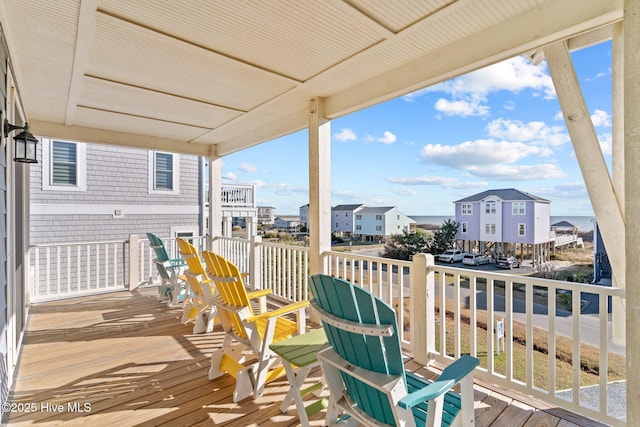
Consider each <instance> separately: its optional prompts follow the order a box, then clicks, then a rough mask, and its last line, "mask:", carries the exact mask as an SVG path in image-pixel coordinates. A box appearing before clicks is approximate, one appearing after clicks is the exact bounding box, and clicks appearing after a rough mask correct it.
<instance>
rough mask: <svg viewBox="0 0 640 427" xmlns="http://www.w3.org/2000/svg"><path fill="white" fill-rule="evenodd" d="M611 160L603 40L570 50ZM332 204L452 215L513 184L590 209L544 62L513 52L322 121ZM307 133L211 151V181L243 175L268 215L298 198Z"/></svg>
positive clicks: (560, 206) (561, 204)
mask: <svg viewBox="0 0 640 427" xmlns="http://www.w3.org/2000/svg"><path fill="white" fill-rule="evenodd" d="M572 58H573V61H574V66H575V68H576V73H577V75H578V78H579V80H580V84H581V87H582V90H583V94H584V96H585V99H586V102H587V107H588V109H589V112H590V113H591V115H592V119H593V123H594V126H595V130H596V133H597V134H598V138H599V140H600V145H601V147H602V151H603V154H604V158H605V161H606V162H607V165H608V166H609V168H610V167H611V43H610V42H608V43H603V44H600V45H596V46H592V47H589V48H587V49H583V50H581V51H577V52H574V53H573V54H572ZM331 134H332V142H331V157H332V171H331V188H332V200H331V202H332V205H333V206H335V205H337V204H347V203H364V204H366V205H368V206H397V207H398V209H399V210H400V211H401V212H403V213H405V214H407V215H452V214H453V209H454V205H453V202H454V201H455V200H458V199H461V198H464V197H467V196H470V195H472V194H475V193H479V192H481V191H485V190H488V189H498V188H517V189H519V190H522V191H526V192H529V193H532V194H535V195H536V196H540V197H543V198H546V199H549V200H551V215H593V210H592V207H591V204H590V201H589V197H588V194H587V191H586V188H585V185H584V181H583V178H582V174H581V172H580V168H579V166H578V162H577V160H576V156H575V152H574V150H573V146H572V144H571V140H570V139H569V135H568V132H567V129H566V127H565V124H564V120H563V118H562V115H561V112H560V106H559V104H558V100H557V98H556V95H555V91H554V88H553V84H552V82H551V77H550V76H549V72H548V70H547V67H546V63H544V62H543V63H542V64H540V65H538V66H536V65H533V64H531V63H529V62H528V61H527V60H526V59H524V58H523V57H516V58H513V59H511V60H508V61H504V62H501V63H499V64H495V65H493V66H491V67H488V68H485V69H482V70H478V71H476V72H473V73H470V74H467V75H465V76H461V77H458V78H456V79H453V80H450V81H447V82H444V83H441V84H438V85H436V86H432V87H429V88H426V89H423V90H419V91H417V92H414V93H412V94H409V95H406V96H403V97H400V98H396V99H394V100H391V101H388V102H385V103H383V104H379V105H376V106H373V107H370V108H368V109H365V110H362V111H359V112H356V113H352V114H350V115H348V116H345V117H342V118H339V119H334V120H333V121H332V122H331ZM307 155H308V149H307V132H306V131H301V132H297V133H295V134H292V135H288V136H286V137H283V138H279V139H277V140H273V141H270V142H267V143H264V144H261V145H259V146H256V147H253V148H250V149H247V150H243V151H241V152H238V153H234V154H232V155H229V156H226V157H225V158H224V159H223V168H222V175H223V182H225V183H235V184H254V185H256V187H257V190H256V192H257V200H258V204H259V205H268V206H274V207H276V212H277V214H279V215H286V214H297V213H298V208H299V207H300V206H302V205H304V204H305V203H308V187H309V186H308V158H307Z"/></svg>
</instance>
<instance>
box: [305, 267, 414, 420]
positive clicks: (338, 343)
mask: <svg viewBox="0 0 640 427" xmlns="http://www.w3.org/2000/svg"><path fill="white" fill-rule="evenodd" d="M310 288H311V293H312V295H313V298H314V303H315V305H316V306H317V307H319V308H320V309H321V310H323V311H325V312H326V313H329V314H331V315H333V316H336V317H338V318H340V319H344V320H347V321H352V322H358V323H361V324H364V325H389V326H390V327H391V328H392V331H393V332H392V334H391V335H390V336H377V335H369V334H367V333H362V332H357V331H354V332H352V331H346V330H344V329H341V328H338V327H336V326H333V325H331V324H329V323H327V322H325V321H323V325H324V329H325V332H326V334H327V338H328V341H329V344H330V345H331V346H332V347H333V349H334V350H335V351H336V352H337V353H338V354H339V355H340V356H341V357H342V358H343V359H345V360H347V361H349V362H350V363H351V364H353V365H357V366H359V367H362V368H365V369H368V370H371V371H375V372H379V373H382V374H390V375H399V376H402V377H403V379H404V381H403V383H404V384H406V377H405V371H404V363H403V358H402V347H401V344H400V336H399V334H398V330H397V325H398V323H397V319H396V313H395V310H394V309H393V308H392V307H391V306H390V305H388V304H387V303H385V302H384V301H382V300H381V299H379V298H376V297H375V296H373V295H372V294H371V293H370V292H368V291H366V290H365V289H362V288H360V287H358V286H354V285H353V284H351V283H349V282H347V281H345V280H342V279H338V278H334V277H331V276H327V275H313V276H311V281H310ZM341 375H342V379H343V381H344V383H345V387H346V389H347V392H348V394H349V396H350V397H351V399H353V401H354V402H355V404H356V405H358V406H359V407H360V408H361V409H362V410H364V411H365V412H366V413H368V414H369V415H370V416H373V417H374V418H376V419H377V420H378V421H380V422H383V423H387V424H391V425H393V424H395V419H394V415H393V409H392V407H391V405H390V402H389V399H388V397H387V396H386V395H385V394H383V393H381V392H380V391H379V390H376V389H375V388H373V387H371V386H369V385H367V384H366V383H364V382H363V381H361V380H359V379H357V378H355V377H352V376H349V375H348V374H346V373H344V372H343V373H341Z"/></svg>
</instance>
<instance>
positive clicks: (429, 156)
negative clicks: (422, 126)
mask: <svg viewBox="0 0 640 427" xmlns="http://www.w3.org/2000/svg"><path fill="white" fill-rule="evenodd" d="M540 153H543V150H542V149H541V148H540V147H535V146H531V145H527V144H523V143H521V142H508V141H494V140H492V139H486V140H484V139H480V140H476V141H466V142H463V143H462V144H458V145H442V144H428V145H425V146H424V147H423V148H422V150H421V151H420V157H421V158H422V160H424V161H426V162H430V163H437V164H441V165H446V166H450V167H453V168H456V169H465V170H466V169H468V168H469V167H470V166H485V167H486V166H492V165H499V164H504V163H513V162H516V161H517V160H520V159H522V158H524V157H527V156H530V155H533V154H540Z"/></svg>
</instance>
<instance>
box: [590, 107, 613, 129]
mask: <svg viewBox="0 0 640 427" xmlns="http://www.w3.org/2000/svg"><path fill="white" fill-rule="evenodd" d="M591 121H593V125H594V126H602V127H611V116H610V115H609V114H608V113H607V112H606V111H602V110H596V111H594V113H593V114H592V115H591Z"/></svg>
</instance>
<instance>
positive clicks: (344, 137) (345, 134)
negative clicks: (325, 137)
mask: <svg viewBox="0 0 640 427" xmlns="http://www.w3.org/2000/svg"><path fill="white" fill-rule="evenodd" d="M333 137H334V138H335V139H336V140H337V141H356V140H357V139H358V137H357V136H356V134H355V132H353V131H352V130H351V129H348V128H343V129H340V132H338V133H335V134H333Z"/></svg>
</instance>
